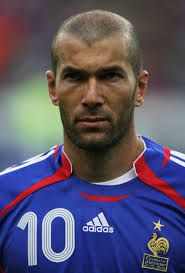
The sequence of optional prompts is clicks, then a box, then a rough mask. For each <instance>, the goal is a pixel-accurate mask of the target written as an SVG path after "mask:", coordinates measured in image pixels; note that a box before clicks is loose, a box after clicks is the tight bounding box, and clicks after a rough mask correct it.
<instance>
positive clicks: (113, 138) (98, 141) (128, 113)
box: [59, 92, 135, 152]
mask: <svg viewBox="0 0 185 273" xmlns="http://www.w3.org/2000/svg"><path fill="white" fill-rule="evenodd" d="M134 97H135V92H134V94H133V96H132V97H131V99H130V101H129V102H128V104H127V107H126V108H124V109H123V108H122V109H120V110H119V111H118V119H117V121H116V122H115V123H113V122H112V123H111V125H110V126H109V129H108V130H106V132H105V133H104V134H103V137H100V138H96V137H93V136H92V137H90V138H87V137H84V136H83V132H79V131H78V130H77V129H75V127H74V126H73V125H72V124H71V122H70V113H69V112H68V111H66V110H65V108H64V106H63V105H62V104H59V110H60V116H61V121H62V123H63V128H64V133H65V134H66V136H67V137H68V138H69V140H70V141H71V142H72V143H73V145H75V146H77V147H78V148H80V149H84V150H89V151H99V152H100V151H103V150H107V149H109V148H111V147H113V146H115V145H118V144H119V143H120V142H121V141H123V139H124V138H125V137H126V135H127V134H128V132H129V129H130V128H131V126H132V121H133V116H134Z"/></svg>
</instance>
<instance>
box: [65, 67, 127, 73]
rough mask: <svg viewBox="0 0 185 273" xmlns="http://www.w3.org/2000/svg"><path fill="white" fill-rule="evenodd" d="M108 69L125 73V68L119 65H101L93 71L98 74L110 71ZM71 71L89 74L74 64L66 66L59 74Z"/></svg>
mask: <svg viewBox="0 0 185 273" xmlns="http://www.w3.org/2000/svg"><path fill="white" fill-rule="evenodd" d="M110 71H116V72H119V73H122V74H125V73H126V72H125V70H124V69H123V68H122V67H120V66H119V65H112V66H107V67H102V68H99V69H98V70H97V71H96V72H95V73H96V74H99V73H102V72H103V73H106V72H110ZM69 72H70V73H71V72H74V73H75V72H77V73H82V74H89V72H88V71H86V70H85V69H80V68H77V67H74V66H71V65H69V66H66V67H65V68H64V69H63V70H62V72H61V74H66V73H69Z"/></svg>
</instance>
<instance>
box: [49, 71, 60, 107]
mask: <svg viewBox="0 0 185 273" xmlns="http://www.w3.org/2000/svg"><path fill="white" fill-rule="evenodd" d="M46 77H47V82H48V91H49V96H50V98H51V101H52V103H53V104H54V105H56V106H58V104H59V101H58V95H57V92H56V77H55V73H54V72H52V71H50V70H48V71H46Z"/></svg>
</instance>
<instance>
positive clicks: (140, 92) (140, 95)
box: [135, 70, 149, 107]
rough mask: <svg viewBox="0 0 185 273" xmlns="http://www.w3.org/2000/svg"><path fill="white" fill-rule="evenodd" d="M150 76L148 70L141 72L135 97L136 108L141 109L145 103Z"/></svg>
mask: <svg viewBox="0 0 185 273" xmlns="http://www.w3.org/2000/svg"><path fill="white" fill-rule="evenodd" d="M148 79H149V74H148V72H147V71H146V70H143V71H141V73H140V74H139V76H138V80H137V88H136V95H135V107H140V106H141V105H142V104H143V102H144V96H145V94H146V91H147V88H148Z"/></svg>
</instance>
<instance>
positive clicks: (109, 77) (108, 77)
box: [101, 71, 122, 81]
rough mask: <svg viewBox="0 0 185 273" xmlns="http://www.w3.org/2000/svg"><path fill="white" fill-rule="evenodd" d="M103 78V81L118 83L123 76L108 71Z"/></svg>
mask: <svg viewBox="0 0 185 273" xmlns="http://www.w3.org/2000/svg"><path fill="white" fill-rule="evenodd" d="M101 78H102V80H110V81H116V80H119V79H120V78H122V75H121V74H120V73H118V72H117V71H106V72H105V73H103V75H102V76H101Z"/></svg>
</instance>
